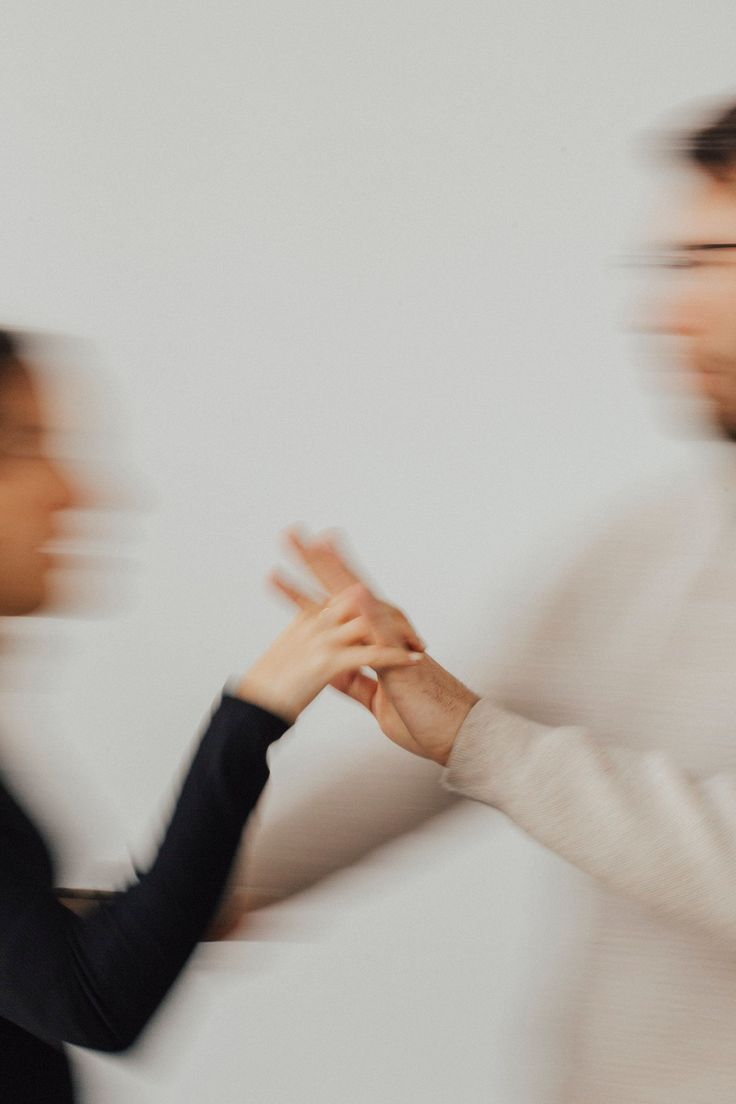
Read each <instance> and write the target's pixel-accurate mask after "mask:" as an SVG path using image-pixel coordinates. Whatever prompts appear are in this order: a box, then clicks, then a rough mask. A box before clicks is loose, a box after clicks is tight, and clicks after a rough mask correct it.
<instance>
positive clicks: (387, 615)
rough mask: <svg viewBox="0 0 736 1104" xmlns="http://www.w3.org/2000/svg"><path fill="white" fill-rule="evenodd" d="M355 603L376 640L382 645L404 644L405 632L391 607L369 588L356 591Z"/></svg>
mask: <svg viewBox="0 0 736 1104" xmlns="http://www.w3.org/2000/svg"><path fill="white" fill-rule="evenodd" d="M355 601H356V604H357V608H358V611H359V613H361V614H362V615H363V616H364V617H365V619H366V621H367V622H368V624H369V625H370V627H371V630H372V634H373V637H374V639H375V640H377V641H378V642H379V643H380V644H392V645H398V644H402V643H403V642H404V631H403V628H401V627H400V626H399V624H398V623H397V620H396V618H395V617H394V615H393V611H392V609H391V607H390V606H387V605H386V604H385V603H384V602H379V601H378V599H377V598H376V597H375V596H374V595H373V594H371V592H370V591H369V590H368V588H367V587H363V588H362V589H361V590H356V592H355Z"/></svg>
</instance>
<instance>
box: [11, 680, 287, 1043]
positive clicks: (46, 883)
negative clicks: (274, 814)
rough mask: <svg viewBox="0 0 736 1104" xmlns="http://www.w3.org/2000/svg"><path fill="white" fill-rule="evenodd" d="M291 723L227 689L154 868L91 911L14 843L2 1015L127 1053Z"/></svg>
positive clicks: (213, 888)
mask: <svg viewBox="0 0 736 1104" xmlns="http://www.w3.org/2000/svg"><path fill="white" fill-rule="evenodd" d="M287 728H288V725H287V723H286V722H285V721H284V720H283V719H281V718H280V717H277V716H275V715H273V714H271V713H269V712H267V711H265V710H263V709H261V708H259V707H258V706H256V705H252V704H250V703H248V702H245V701H243V700H241V699H240V698H236V697H234V696H232V695H230V694H229V693H227V692H224V693H223V694H222V696H221V698H220V701H219V703H218V705H217V707H216V708H215V710H214V712H213V714H212V717H211V720H210V723H209V726H208V727H207V729H206V731H205V732H204V734H203V736H202V738H201V741H200V743H199V745H198V747H197V749H196V752H195V754H194V757H193V759H192V762H191V764H190V767H189V770H188V773H187V774H186V777H185V779H184V781H183V784H182V787H181V790H180V793H179V797H178V800H177V803H176V806H175V808H174V811H173V814H172V816H171V819H170V822H169V824H168V828H167V829H166V832H165V834H164V837H163V840H162V842H161V845H160V848H159V850H158V853H157V855H156V857H155V859H154V860H153V862H152V864H151V866H150V869H149V870H148V871H147V872H146V873H145V874H143V875H142V876H140V877H139V879H138V881H137V882H135V883H134V884H133V885H131V886H129V887H128V888H127V889H126V890H125V891H124V892H122V893H121V894H119V895H117V896H115V897H114V898H112V899H111V900H109V901H106V902H105V903H103V904H101V905H100V906H99V907H97V908H95V909H94V910H93V911H91V912H90V913H88V914H86V915H84V916H79V915H77V914H75V913H73V912H71V911H70V910H69V909H67V908H65V907H64V906H63V905H62V904H61V903H60V902H59V901H58V900H57V899H56V897H55V896H54V893H53V888H52V871H51V867H50V864H48V863H46V864H43V865H45V868H46V869H45V873H44V876H43V877H39V876H38V870H39V864H38V862H36V863H35V865H34V864H33V863H32V862H31V863H28V862H27V861H24V860H27V859H28V855H29V854H31V853H32V848H29V847H24V846H23V839H22V834H21V836H20V837H19V838H18V839H14V840H13V841H12V842H13V846H12V847H10V846H8V842H7V841H6V842H5V845H4V847H3V850H2V853H1V854H0V1015H2V1016H4V1017H5V1018H6V1019H9V1020H11V1021H13V1022H14V1023H16V1024H18V1025H19V1026H21V1027H23V1028H25V1029H26V1030H27V1031H30V1032H31V1033H32V1034H35V1035H37V1036H39V1037H41V1038H44V1039H46V1040H48V1041H51V1042H68V1043H73V1044H76V1045H79V1046H86V1047H92V1048H94V1049H98V1050H105V1051H121V1050H124V1049H126V1048H127V1047H129V1046H130V1045H131V1044H132V1043H133V1042H134V1041H135V1039H136V1038H137V1036H138V1035H139V1033H140V1031H141V1030H142V1029H143V1027H144V1026H145V1024H146V1023H147V1021H148V1020H149V1018H150V1017H151V1015H152V1014H153V1012H154V1011H155V1010H156V1008H157V1007H158V1005H159V1004H160V1002H161V1000H162V999H163V997H164V996H165V994H166V992H167V991H168V989H169V988H170V986H171V985H172V983H173V982H174V980H175V978H176V977H177V975H178V974H179V972H180V971H181V969H182V967H183V966H184V964H185V963H186V961H187V959H188V957H189V956H190V954H191V952H192V950H193V949H194V947H195V945H196V943H197V941H198V940H199V939H200V938H201V936H202V934H203V933H204V932H205V931H206V929H207V926H208V924H209V922H210V920H211V918H212V916H213V914H214V912H215V910H216V908H217V905H218V903H219V900H220V897H221V894H222V891H223V889H224V887H225V884H226V880H227V876H228V873H229V870H230V867H231V864H232V861H233V859H234V856H235V853H236V851H237V848H238V844H239V840H240V836H241V833H242V829H243V826H244V824H245V822H246V820H247V818H248V816H249V814H250V812H251V810H252V809H253V807H254V806H255V804H256V802H257V800H258V798H259V795H260V793H261V791H262V789H263V787H264V785H265V783H266V781H267V779H268V766H267V763H266V751H267V749H268V746H269V744H270V743H271V742H273V741H274V740H276V739H277V738H278V737H279V736H281V735H282V734H283V732H285V731H286V729H287ZM24 852H25V854H24ZM28 867H30V868H31V869H30V870H29V869H28ZM34 871H35V873H34Z"/></svg>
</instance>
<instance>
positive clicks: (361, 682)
mask: <svg viewBox="0 0 736 1104" xmlns="http://www.w3.org/2000/svg"><path fill="white" fill-rule="evenodd" d="M287 537H288V540H289V544H290V545H291V548H292V549H293V551H294V552H295V553H296V554H297V556H298V557H299V558H300V559H301V560H302V561H303V562H304V563H305V564H306V565H307V566H308V567H309V568H310V570H311V571H312V573H313V574H314V575H315V576H316V577H317V578H318V580H319V582H320V583H321V584H322V585H323V586H324V587H325V589H326V590H327V593H328V594H332V595H333V596H336V595H338V594H341V593H345V591H346V590H348V589H349V588H350V587H352V588H353V594H355V596H356V600H357V601H358V602H359V601H360V600H362V599H361V596H365V593H366V592H367V591H368V588H367V587H366V586H363V588H362V590H360V589H355V588H356V586H359V585H360V582H361V580H360V579H359V578H358V576H357V575H356V574H355V573H354V572H353V571H352V569H350V568H349V567H348V566H347V564H346V562H345V560H344V559H343V558H342V556H341V555H340V553H339V552H338V551H337V549H336V547H335V546H334V545H333V544H332V543H331V542H330V541H327V540H323V541H313V542H309V543H307V542H305V541H303V540H302V539H301V538H300V537H299V535H298V534H297V533H296V531H293V530H292V531H290V532H289V533H288V534H287ZM270 581H271V583H272V584H273V586H275V587H276V589H277V590H279V591H280V592H281V593H282V594H283V595H285V596H286V597H287V598H288V599H289V601H290V602H292V603H293V605H295V606H296V607H297V608H298V609H301V610H304V611H306V612H312V613H315V612H319V610H320V609H322V608H323V604H324V602H325V601H326V599H325V598H321V599H320V600H319V601H317V600H315V599H314V598H311V597H310V596H309V595H308V594H305V593H304V591H302V590H300V589H299V588H298V587H296V586H295V585H294V584H293V583H291V582H289V580H288V579H286V578H284V576H282V575H281V574H280V573H279V572H278V571H274V572H272V574H271V576H270ZM375 601H377V602H378V599H375ZM379 604H380V606H381V609H382V611H383V614H384V616H385V617H387V618H389V619H390V621H391V624H392V626H393V628H394V630H395V632H396V634H397V639H395V640H392V643H397V642H398V643H403V644H405V645H406V647H408V648H411V649H414V650H415V652H416V653H421V652H423V651H424V648H425V644H424V641H423V640H422V639H421V637H420V636H419V635H418V634H417V632H416V630H415V628H414V626H413V625H412V624H411V623H410V621H409V620H408V618H407V617H406V614H404V613H403V612H402V611H401V610H400V609H397V608H396V606H391V605H389V604H388V603H387V602H380V603H379ZM372 642H373V643H378V641H376V640H375V639H373V641H372ZM330 686H332V687H333V688H334V689H335V690H339V691H340V693H341V694H345V695H346V696H347V697H349V698H352V699H353V700H354V701H357V702H359V704H360V705H362V706H364V707H365V708H366V709H367V710H368V711H369V712H370V713H372V714H373V716H374V717H375V718H376V720H377V722H378V724H379V726H380V728H381V730H382V732H383V733H384V734H385V735H386V736H388V738H389V740H391V741H392V742H393V743H395V744H398V745H399V747H403V748H405V749H406V750H407V751H411V752H413V754H414V755H422V756H424V755H425V752H424V751H423V749H422V748H421V747H420V745H419V744H418V743H417V741H416V740H415V739H414V738H413V736H412V734H411V733H410V732H409V729H408V728H407V727H406V725H405V724H404V722H403V720H402V719H401V717H400V715H399V713H398V712H397V710H396V708H395V706H394V704H393V702H392V701H391V699H390V697H389V696H388V695H387V693H386V691H385V688H384V687H383V685H382V684H381V681H380V679H379V680H378V681H376V679H375V678H371V677H370V676H369V675H366V674H364V673H363V672H362V671H346V672H344V673H342V674H339V675H336V676H335V678H333V679H330Z"/></svg>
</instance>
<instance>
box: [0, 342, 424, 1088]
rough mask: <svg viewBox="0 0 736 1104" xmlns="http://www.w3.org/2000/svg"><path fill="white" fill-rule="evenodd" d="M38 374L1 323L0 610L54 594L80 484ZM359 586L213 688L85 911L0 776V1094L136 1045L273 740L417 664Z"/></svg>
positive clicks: (210, 908) (230, 844) (210, 897)
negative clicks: (370, 682)
mask: <svg viewBox="0 0 736 1104" xmlns="http://www.w3.org/2000/svg"><path fill="white" fill-rule="evenodd" d="M42 399H43V396H42V394H41V387H40V383H39V381H38V380H37V379H35V378H34V376H33V373H32V370H31V368H30V366H29V364H28V363H27V362H26V361H25V360H24V358H23V353H22V349H21V348H20V346H19V341H18V338H17V337H14V336H11V335H10V334H9V333H7V332H6V331H0V615H4V616H23V615H25V614H30V613H32V612H34V611H37V610H39V609H42V608H43V607H44V606H45V605H47V604H48V602H49V601H50V597H51V596H50V594H49V589H50V583H49V574H50V572H49V568H50V566H51V560H50V558H49V554H48V551H46V550H45V549H44V544H45V543H46V542H48V541H50V540H51V539H52V538H53V535H54V522H55V518H56V515H57V514H58V513H60V512H61V511H63V510H65V509H68V508H70V507H72V506H79V505H80V504H81V498H80V496H79V492H78V488H76V486H75V485H74V484H73V483H72V481H71V479H70V478H69V476H68V475H67V474H66V473H65V472H64V471H62V470H61V468H60V467H59V466H58V465H57V464H56V463H55V462H54V460H53V459H52V458H51V457H50V456H49V455H48V454H47V453H46V452H45V449H44V434H45V432H46V431H47V428H48V427H47V426H46V425H45V424H44V416H45V412H44V408H43V405H42ZM367 639H369V637H368V636H367V634H366V624H365V622H364V620H363V618H362V617H361V616H360V615H359V614H358V608H357V602H356V594H355V593H354V592H351V591H347V592H343V593H342V594H341V595H339V596H337V597H336V598H335V599H334V600H330V601H329V602H327V603H326V604H325V605H324V606H322V607H317V606H314V607H312V608H310V609H309V610H303V611H302V612H301V613H300V614H299V616H298V617H297V618H296V619H295V621H293V622H292V624H291V625H290V626H289V627H288V628H287V629H286V631H285V632H284V633H283V634H282V635H281V636H280V637H279V638H278V639H277V640H276V642H275V643H274V644H273V645H272V646H271V647H270V648H269V649H268V651H267V652H266V653H265V655H264V656H263V657H262V658H261V659H260V660H259V661H258V662H257V663H256V664H255V665H254V666H253V667H252V668H251V669H250V670H249V671H248V672H247V673H246V674H245V675H244V676H243V678H242V679H241V680H240V682H239V683H237V685H236V686H235V687H234V688H233V692H232V693H230V692H227V691H225V692H223V693H222V695H221V697H220V699H219V701H218V703H217V705H216V707H215V709H214V711H213V714H212V717H211V720H210V723H209V726H208V728H207V730H206V731H205V733H204V735H203V736H202V738H201V742H200V743H199V746H198V748H197V751H196V753H195V755H194V757H193V760H192V763H191V766H190V768H189V771H188V773H187V775H186V778H185V780H184V782H183V785H182V788H181V791H180V794H179V798H178V802H177V804H176V807H175V809H174V812H173V815H172V817H171V820H170V822H169V825H168V828H167V831H166V833H165V835H164V839H163V842H162V843H161V846H160V848H159V850H158V853H157V856H156V858H155V860H154V861H153V863H152V865H151V867H150V869H149V870H148V871H147V873H145V874H144V875H142V876H141V877H140V879H139V881H138V882H137V883H135V884H134V885H131V886H130V887H129V888H128V889H127V890H125V892H123V893H121V894H119V895H116V896H115V897H114V898H113V899H111V900H109V901H106V902H104V903H102V904H100V905H99V906H98V907H96V908H95V909H94V910H93V911H91V912H89V913H87V914H86V915H77V914H76V913H74V912H72V911H71V910H70V909H68V908H66V907H65V906H64V905H63V904H62V903H61V902H60V901H59V900H58V899H57V897H56V896H55V894H54V875H55V871H54V861H53V858H52V856H51V854H50V851H49V847H48V846H47V844H46V842H45V840H44V839H43V838H42V836H41V835H40V833H39V831H38V829H37V828H36V827H35V825H34V824H33V822H32V820H31V819H30V817H29V816H28V814H27V812H25V810H24V809H23V808H22V807H21V805H20V804H19V803H18V801H17V799H16V798H15V797H14V796H13V795H12V793H11V792H10V790H9V789H8V787H7V785H5V784H4V782H3V781H2V778H1V776H0V1099H2V1100H7V1101H11V1100H12V1101H13V1102H14V1104H25V1102H29V1104H30V1102H32V1101H33V1102H39V1104H40V1102H43V1104H50V1102H52V1101H53V1102H54V1104H66V1102H69V1101H73V1100H74V1090H73V1081H72V1077H71V1072H70V1067H69V1063H68V1060H67V1057H66V1054H65V1051H64V1047H63V1044H64V1043H73V1044H76V1045H78V1046H85V1047H91V1048H94V1049H96V1050H103V1051H122V1050H125V1049H126V1048H127V1047H129V1046H130V1045H131V1043H133V1041H134V1040H135V1039H136V1038H137V1036H138V1035H139V1033H140V1032H141V1030H142V1029H143V1028H144V1027H145V1025H146V1023H147V1022H148V1020H149V1018H150V1017H151V1015H152V1014H153V1012H154V1011H155V1009H156V1008H157V1007H158V1005H159V1004H160V1002H161V1000H162V998H163V997H164V995H165V994H166V992H167V990H168V989H169V987H170V986H171V984H172V982H173V981H174V980H175V978H176V976H177V975H178V974H179V972H180V971H181V969H182V968H183V966H184V964H185V963H186V961H187V959H188V958H189V955H190V954H191V952H192V950H193V948H194V946H195V944H196V943H197V941H198V940H199V939H200V938H201V937H202V935H203V934H204V933H205V931H206V929H207V928H208V925H209V924H210V922H211V920H212V917H213V914H214V912H215V909H216V906H217V905H218V902H219V900H220V897H221V894H222V891H223V889H224V887H225V883H226V879H227V876H228V872H229V870H230V867H231V864H232V861H233V857H234V855H235V852H236V848H237V846H238V842H239V839H240V835H241V832H242V830H243V826H244V824H245V822H246V820H247V818H248V816H249V814H250V812H251V810H252V809H253V807H254V805H255V804H256V802H257V800H258V797H259V795H260V793H261V791H262V789H263V787H264V785H265V783H266V780H267V778H268V767H267V763H266V752H267V749H268V746H269V744H271V743H272V742H273V741H274V740H276V739H278V738H279V736H281V735H282V734H283V733H284V732H285V731H286V729H288V728H289V727H290V726H291V725H293V724H294V722H295V720H296V719H297V717H298V716H299V713H300V712H301V710H302V709H304V707H305V706H306V705H308V704H309V702H311V701H312V699H313V698H314V697H315V696H316V695H317V694H318V693H319V692H320V691H321V690H322V689H323V688H324V687H325V686H326V685H327V684H328V683H329V682H330V681H333V680H334V681H335V682H337V683H338V684H341V685H342V684H344V683H345V681H346V680H347V681H348V682H349V681H350V680H351V679H352V678H353V677H354V676H355V674H356V672H358V671H359V669H360V667H361V666H363V665H370V666H372V667H373V668H376V669H381V668H384V667H389V666H390V667H394V666H404V665H408V664H411V663H412V662H415V653H412V652H409V651H408V650H407V648H406V647H396V646H394V647H382V646H378V645H369V644H366V643H365V640H367Z"/></svg>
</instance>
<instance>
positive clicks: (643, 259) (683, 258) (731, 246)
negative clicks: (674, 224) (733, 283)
mask: <svg viewBox="0 0 736 1104" xmlns="http://www.w3.org/2000/svg"><path fill="white" fill-rule="evenodd" d="M729 250H731V251H732V252H733V254H734V256H733V258H730V257H723V259H722V261H721V263H736V242H689V243H687V244H686V245H681V246H675V247H673V248H672V249H651V250H645V251H644V252H642V253H639V254H634V255H632V256H628V257H621V258H619V259H618V260H617V262H616V263H617V264H618V265H619V266H621V267H623V268H639V269H642V268H643V269H654V270H656V269H675V270H677V269H683V268H698V267H699V266H701V265H703V264H708V263H709V260H708V259H706V258H705V257H702V256H700V254H703V253H705V254H710V255H711V257H712V255H713V254H716V255H717V256H718V257H719V259H720V258H721V257H722V255H723V254H724V253H727V252H728V251H729Z"/></svg>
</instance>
